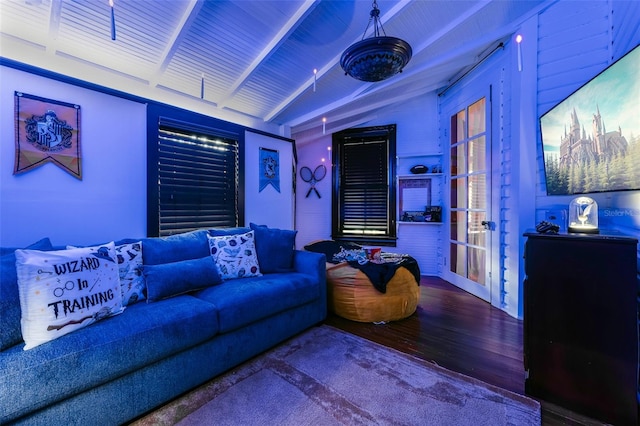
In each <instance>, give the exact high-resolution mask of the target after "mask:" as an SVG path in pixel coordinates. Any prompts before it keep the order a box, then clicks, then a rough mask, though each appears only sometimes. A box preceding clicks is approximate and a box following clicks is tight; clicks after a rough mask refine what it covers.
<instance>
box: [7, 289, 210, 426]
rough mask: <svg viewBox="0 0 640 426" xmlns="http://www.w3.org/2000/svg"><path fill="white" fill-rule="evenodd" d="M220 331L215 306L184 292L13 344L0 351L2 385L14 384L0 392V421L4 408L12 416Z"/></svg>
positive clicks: (138, 366) (75, 392)
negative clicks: (30, 344) (32, 344)
mask: <svg viewBox="0 0 640 426" xmlns="http://www.w3.org/2000/svg"><path fill="white" fill-rule="evenodd" d="M217 331H218V322H217V314H216V311H215V308H214V306H212V305H211V304H210V303H207V302H204V301H202V300H198V299H196V298H193V297H191V296H186V295H184V296H177V297H174V298H171V299H166V300H162V301H160V302H157V303H149V304H147V303H136V304H134V305H133V306H130V307H128V308H127V309H126V310H125V312H123V313H122V314H121V315H118V316H115V317H111V318H108V319H106V320H104V321H100V322H98V323H96V324H95V325H92V326H91V327H87V328H83V329H82V330H78V331H76V332H74V333H71V334H68V335H66V336H63V337H61V338H59V339H57V340H54V341H52V342H49V343H48V344H46V345H41V346H38V347H36V348H34V349H31V350H29V351H26V352H24V351H22V349H21V348H20V347H19V346H15V347H12V348H9V349H8V350H6V351H4V352H0V371H2V374H0V389H11V392H7V393H6V394H4V393H3V395H2V406H3V409H2V410H0V423H3V418H2V415H3V414H5V413H3V412H4V411H8V416H7V418H14V417H16V416H19V415H22V414H25V413H27V412H29V411H32V410H36V409H38V408H41V407H44V406H47V405H50V404H53V403H55V402H56V401H60V400H63V399H65V398H68V397H70V396H72V395H75V394H79V393H81V392H84V391H86V390H88V389H91V388H94V387H96V386H98V385H100V384H103V383H107V382H109V381H112V380H114V379H116V378H118V377H121V376H123V375H125V374H128V373H130V372H133V371H135V370H138V369H140V368H142V367H144V366H147V365H150V364H152V363H154V362H157V361H160V360H162V359H164V358H166V357H168V356H171V355H173V354H177V353H179V352H182V351H184V350H186V349H189V348H192V347H194V346H196V345H198V344H200V343H202V342H204V341H207V340H209V339H211V338H212V337H213V336H215V335H216V333H217ZM123 391H126V390H125V389H123ZM131 397H132V398H133V397H135V395H131ZM86 408H87V409H91V407H86Z"/></svg>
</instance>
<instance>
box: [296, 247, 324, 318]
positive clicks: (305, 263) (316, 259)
mask: <svg viewBox="0 0 640 426" xmlns="http://www.w3.org/2000/svg"><path fill="white" fill-rule="evenodd" d="M326 260H327V258H326V256H325V255H324V253H314V252H310V251H302V250H294V252H293V269H294V270H295V271H296V272H300V273H303V274H307V275H312V276H313V277H314V280H316V281H317V282H318V289H319V291H320V294H319V296H320V299H319V303H320V311H321V318H320V320H324V319H325V317H326V315H327V261H326Z"/></svg>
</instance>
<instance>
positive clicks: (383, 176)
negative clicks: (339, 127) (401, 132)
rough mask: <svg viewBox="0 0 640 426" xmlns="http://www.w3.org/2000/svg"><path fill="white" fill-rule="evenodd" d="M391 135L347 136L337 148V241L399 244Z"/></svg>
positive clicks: (334, 234) (335, 218)
mask: <svg viewBox="0 0 640 426" xmlns="http://www.w3.org/2000/svg"><path fill="white" fill-rule="evenodd" d="M391 139H392V138H390V137H389V134H388V132H384V134H383V135H382V136H372V135H365V137H352V136H347V137H345V138H343V139H341V140H340V141H339V143H338V145H337V146H335V147H334V150H335V149H337V154H338V155H337V158H336V160H337V163H338V167H337V170H338V176H337V185H336V186H335V187H334V191H335V192H334V201H337V203H335V204H334V208H335V210H334V226H333V238H334V239H336V240H348V241H355V242H361V243H370V244H392V245H393V244H395V239H396V232H395V196H394V191H395V185H394V184H393V183H394V179H395V176H394V174H395V170H390V165H391V164H392V160H390V159H392V158H395V152H393V153H392V152H391V151H392V149H393V147H394V146H395V145H393V144H392V143H390V140H391Z"/></svg>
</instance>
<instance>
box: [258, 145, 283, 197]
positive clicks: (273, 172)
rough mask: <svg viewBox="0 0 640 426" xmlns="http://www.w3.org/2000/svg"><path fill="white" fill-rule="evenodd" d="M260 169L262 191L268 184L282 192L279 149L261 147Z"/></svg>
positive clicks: (260, 187)
mask: <svg viewBox="0 0 640 426" xmlns="http://www.w3.org/2000/svg"><path fill="white" fill-rule="evenodd" d="M258 167H259V168H260V170H259V171H258V174H259V175H260V181H259V189H258V192H262V190H263V189H265V188H266V187H267V185H272V186H273V187H274V188H275V190H276V191H278V192H280V155H279V153H278V151H277V150H275V149H269V148H260V164H258Z"/></svg>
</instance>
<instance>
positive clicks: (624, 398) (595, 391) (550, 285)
mask: <svg viewBox="0 0 640 426" xmlns="http://www.w3.org/2000/svg"><path fill="white" fill-rule="evenodd" d="M525 236H526V237H527V242H526V246H525V274H526V279H525V282H524V366H525V371H526V374H527V375H528V377H527V378H526V380H525V392H526V393H527V394H528V395H531V396H534V397H537V398H539V399H542V400H544V401H548V402H551V403H554V404H557V405H560V406H563V407H565V408H567V409H570V410H572V411H576V412H578V413H582V414H585V415H588V416H590V417H593V418H596V419H599V420H602V421H605V422H610V423H613V424H616V425H627V424H628V425H637V424H638V423H637V422H638V281H637V270H636V268H637V266H636V265H637V263H636V262H637V240H636V239H635V238H628V237H622V236H607V235H583V234H564V235H543V234H537V233H527V234H525Z"/></svg>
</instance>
